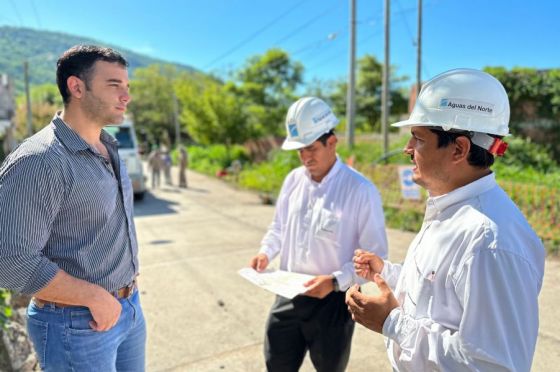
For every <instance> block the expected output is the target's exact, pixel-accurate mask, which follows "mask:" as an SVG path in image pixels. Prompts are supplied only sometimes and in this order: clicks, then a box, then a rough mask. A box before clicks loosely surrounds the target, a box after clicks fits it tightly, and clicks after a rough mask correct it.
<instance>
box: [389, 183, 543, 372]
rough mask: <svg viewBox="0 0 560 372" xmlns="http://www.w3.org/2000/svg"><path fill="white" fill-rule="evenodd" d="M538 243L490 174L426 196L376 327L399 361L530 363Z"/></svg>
mask: <svg viewBox="0 0 560 372" xmlns="http://www.w3.org/2000/svg"><path fill="white" fill-rule="evenodd" d="M544 259H545V252H544V247H543V245H542V243H541V241H540V240H539V238H538V237H537V236H536V234H535V233H534V232H533V230H532V229H531V227H530V226H529V224H528V223H527V221H526V219H525V218H524V217H523V215H522V214H521V212H520V211H519V209H518V208H517V207H516V206H515V204H514V203H513V202H512V201H511V199H510V198H509V197H508V196H507V195H506V194H505V192H504V191H503V190H502V189H501V188H500V187H499V186H498V185H497V184H496V181H495V178H494V174H490V175H488V176H486V177H483V178H481V179H479V180H477V181H475V182H473V183H470V184H468V185H466V186H464V187H461V188H459V189H456V190H454V191H452V192H450V193H449V194H446V195H442V196H438V197H432V198H429V199H428V202H427V208H426V215H425V219H424V223H423V226H422V229H421V230H420V232H419V233H418V235H417V236H416V238H415V239H414V241H413V242H412V243H411V245H410V248H409V250H408V254H407V256H406V259H405V261H404V264H403V265H402V266H401V265H396V264H391V263H389V262H386V264H385V266H384V269H383V272H382V276H383V277H385V278H386V280H387V281H388V283H389V285H390V286H391V287H393V288H394V292H395V296H396V297H397V299H398V300H399V303H400V304H401V307H399V308H396V309H393V311H392V312H391V313H390V314H389V316H388V317H387V319H386V320H385V324H384V326H383V334H384V335H385V336H386V337H387V351H388V354H389V359H390V360H391V363H392V365H393V368H394V369H395V370H398V371H434V370H442V371H454V372H455V371H529V370H530V369H531V363H532V359H533V354H534V351H535V344H536V340H537V334H538V326H539V319H538V314H539V311H538V301H537V297H538V294H539V292H540V289H541V285H542V280H543V275H544Z"/></svg>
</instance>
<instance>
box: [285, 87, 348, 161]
mask: <svg viewBox="0 0 560 372" xmlns="http://www.w3.org/2000/svg"><path fill="white" fill-rule="evenodd" d="M338 122H339V121H338V119H337V118H336V116H335V115H334V113H333V112H332V110H331V108H330V107H329V105H327V104H326V103H325V102H324V101H323V100H321V99H319V98H316V97H303V98H300V99H298V100H297V101H296V102H294V103H293V104H292V105H291V106H290V108H289V109H288V114H287V115H286V140H285V141H284V143H283V144H282V149H283V150H296V149H300V148H303V147H307V146H309V145H311V144H312V143H313V142H315V141H316V140H317V139H318V138H319V137H321V136H322V135H323V134H325V133H327V132H329V131H330V130H331V129H333V128H334V127H336V125H337V124H338Z"/></svg>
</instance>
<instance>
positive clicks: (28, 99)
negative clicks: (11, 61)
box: [23, 61, 33, 137]
mask: <svg viewBox="0 0 560 372" xmlns="http://www.w3.org/2000/svg"><path fill="white" fill-rule="evenodd" d="M23 74H24V79H25V100H26V103H27V136H28V137H31V136H32V135H33V115H32V114H31V97H30V95H29V63H28V62H27V61H25V62H23Z"/></svg>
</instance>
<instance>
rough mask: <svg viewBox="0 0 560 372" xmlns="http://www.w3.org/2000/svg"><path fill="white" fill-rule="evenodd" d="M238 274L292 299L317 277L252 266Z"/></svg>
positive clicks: (305, 289)
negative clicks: (256, 268)
mask: <svg viewBox="0 0 560 372" xmlns="http://www.w3.org/2000/svg"><path fill="white" fill-rule="evenodd" d="M238 274H239V275H241V276H242V277H244V278H245V279H247V280H248V281H250V282H251V283H253V284H255V285H257V286H259V287H261V288H264V289H266V290H267V291H270V292H273V293H276V294H278V295H280V296H282V297H286V298H290V299H291V298H294V297H295V296H297V295H298V294H301V293H303V292H305V291H307V288H306V287H304V286H303V284H304V283H306V282H308V281H309V280H311V279H313V278H314V277H315V276H313V275H307V274H299V273H291V272H289V271H282V270H271V269H267V270H265V271H261V272H257V271H255V270H254V269H252V268H250V267H245V268H243V269H241V270H239V271H238Z"/></svg>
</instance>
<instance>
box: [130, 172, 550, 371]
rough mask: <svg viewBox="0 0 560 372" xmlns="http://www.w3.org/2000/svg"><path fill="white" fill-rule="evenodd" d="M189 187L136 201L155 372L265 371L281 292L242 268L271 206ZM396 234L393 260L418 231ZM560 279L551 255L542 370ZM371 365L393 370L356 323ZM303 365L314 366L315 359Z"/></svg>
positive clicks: (193, 177) (205, 182)
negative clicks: (267, 338)
mask: <svg viewBox="0 0 560 372" xmlns="http://www.w3.org/2000/svg"><path fill="white" fill-rule="evenodd" d="M175 174H176V173H175ZM175 174H174V175H175ZM189 185H191V188H189V189H186V190H181V189H178V188H174V187H163V188H162V189H160V190H157V191H155V192H154V193H148V194H147V195H146V198H145V200H144V201H142V202H138V203H137V204H136V205H135V214H136V226H137V230H138V236H139V243H140V260H141V275H140V278H139V281H140V286H141V293H142V302H143V306H144V312H145V315H146V318H147V321H148V361H147V363H148V371H197V372H200V371H222V370H224V371H243V372H245V371H262V370H264V366H263V357H262V348H263V332H264V323H265V320H266V316H267V313H268V310H269V308H270V306H271V304H272V302H273V295H272V294H270V293H268V292H266V291H264V290H261V289H259V288H257V287H254V286H253V285H251V284H249V283H248V282H246V281H245V280H244V279H242V278H241V277H239V276H238V275H237V270H238V269H240V268H241V267H243V266H245V265H246V264H247V262H248V260H249V258H250V257H251V256H252V255H253V254H255V252H256V250H257V248H258V243H259V241H260V239H261V237H262V235H263V234H264V232H265V229H266V227H267V226H268V224H269V223H270V221H271V219H272V214H273V207H271V206H264V205H261V204H260V202H259V199H258V197H257V196H256V195H254V194H252V193H248V192H244V191H240V190H236V189H234V188H232V187H230V186H228V185H226V184H224V183H222V182H221V181H218V180H214V179H211V178H207V177H204V176H202V175H199V174H195V173H189ZM388 237H389V247H390V258H391V259H392V260H394V261H399V260H402V259H403V258H404V254H405V252H406V248H407V246H408V244H409V242H410V241H411V240H412V238H413V234H410V233H406V232H401V231H397V230H388ZM559 282H560V262H559V261H558V260H549V261H547V267H546V275H545V283H544V287H543V290H542V293H541V298H540V303H541V331H540V337H539V341H538V345H537V355H536V356H535V361H534V365H533V367H534V368H533V370H534V371H551V370H557V368H558V366H559V365H560V337H559V335H560V322H559V321H558V320H557V319H556V314H559V312H558V310H557V308H558V305H560V293H559V291H558V290H557V286H556V285H557V283H559ZM369 290H373V289H372V288H369ZM519 300H520V301H523V299H522V298H520V299H519ZM372 370H379V371H384V370H385V371H389V370H390V367H389V364H388V362H387V358H386V356H385V349H384V345H383V338H382V337H381V336H380V335H377V334H374V333H373V332H370V331H368V330H366V329H365V328H363V327H361V326H357V327H356V332H355V336H354V342H353V345H352V354H351V358H350V363H349V366H348V371H372ZM302 371H313V368H312V365H311V363H310V362H309V360H307V359H306V361H305V363H304V366H303V368H302Z"/></svg>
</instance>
